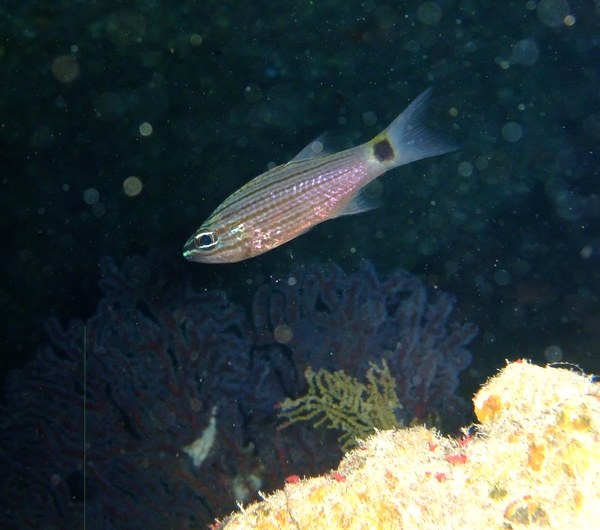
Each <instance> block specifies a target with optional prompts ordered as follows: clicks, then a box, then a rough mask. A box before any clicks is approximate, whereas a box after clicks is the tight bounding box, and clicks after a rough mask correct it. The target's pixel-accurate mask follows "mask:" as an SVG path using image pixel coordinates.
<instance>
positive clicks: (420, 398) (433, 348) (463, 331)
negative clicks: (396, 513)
mask: <svg viewBox="0 0 600 530" xmlns="http://www.w3.org/2000/svg"><path fill="white" fill-rule="evenodd" d="M453 304H454V299H453V298H452V297H451V296H449V295H446V294H439V295H437V296H435V298H434V300H433V301H429V300H428V295H427V287H426V286H425V285H424V284H423V283H422V282H421V281H420V280H419V279H418V278H417V277H416V276H413V275H411V274H409V273H408V272H404V271H400V272H396V273H394V274H392V275H390V276H389V277H388V278H387V279H386V280H384V281H380V280H379V279H378V278H377V275H376V273H375V271H374V269H373V267H372V265H371V264H370V263H368V262H367V263H365V262H363V263H362V264H361V266H360V268H359V270H358V272H356V273H353V274H346V273H344V272H343V271H342V270H341V269H340V268H339V267H337V266H335V265H328V266H307V267H299V268H297V269H295V270H294V271H292V273H291V274H290V275H289V276H288V277H287V278H283V279H281V280H277V281H273V282H272V283H271V284H270V285H265V286H262V287H261V288H260V289H259V290H258V292H257V293H256V296H255V299H254V306H253V316H254V323H255V326H256V329H257V341H256V342H257V343H258V344H261V345H262V347H263V348H264V351H266V352H268V353H267V356H268V358H269V363H264V364H263V370H262V372H261V373H262V374H263V375H262V377H263V379H264V380H265V381H267V380H268V378H267V377H266V376H265V375H264V374H265V373H266V372H267V369H266V366H267V365H269V366H273V363H272V362H271V361H272V359H274V358H276V359H278V362H277V363H276V366H277V373H278V374H279V377H278V379H279V380H280V381H283V382H287V386H284V384H285V383H284V384H282V385H281V387H280V388H275V389H274V390H272V391H271V395H275V396H282V395H284V394H285V395H288V396H291V397H293V398H296V397H298V396H299V395H301V394H303V393H304V392H305V391H306V388H307V387H306V382H305V381H304V377H303V374H304V371H305V370H306V368H307V367H308V366H311V367H312V368H313V370H315V371H317V370H319V369H321V368H325V369H327V370H330V371H333V370H345V372H346V373H347V374H349V375H352V376H354V377H358V378H359V379H360V380H363V379H364V374H365V372H366V371H367V370H368V368H369V364H368V363H369V361H375V362H376V361H378V360H379V359H380V358H382V357H384V358H385V359H386V361H387V363H388V366H389V368H390V372H391V373H392V375H393V376H394V377H395V378H396V381H397V386H396V391H397V394H398V397H399V399H400V403H401V404H402V406H403V409H402V411H401V417H400V418H398V419H399V420H402V421H403V422H404V423H405V424H407V423H410V422H411V421H412V420H413V419H415V418H417V419H425V418H426V417H428V416H433V415H441V416H442V417H444V418H448V416H449V415H450V416H451V417H453V419H454V420H455V421H457V422H460V420H461V419H463V418H462V417H461V415H462V414H463V413H464V412H465V411H466V403H465V402H464V400H462V399H461V398H460V397H458V396H456V394H455V391H456V389H457V387H458V384H459V374H460V372H461V371H462V370H464V369H465V368H466V367H467V366H468V365H469V363H470V361H471V355H470V353H469V352H468V351H467V350H466V349H465V346H466V345H467V344H468V343H469V342H470V341H471V340H472V339H473V337H474V336H475V335H476V333H477V330H476V328H475V327H474V326H473V325H471V324H459V323H449V317H450V313H451V312H452V308H453ZM281 374H285V377H281ZM257 379H258V378H257ZM274 379H275V378H274V377H273V376H271V379H270V380H271V382H274ZM290 382H291V383H290ZM275 386H276V385H275ZM265 394H266V392H265ZM455 421H451V422H449V423H448V425H451V424H452V425H453V426H454V424H455Z"/></svg>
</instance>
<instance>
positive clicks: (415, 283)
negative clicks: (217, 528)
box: [0, 258, 476, 530]
mask: <svg viewBox="0 0 600 530" xmlns="http://www.w3.org/2000/svg"><path fill="white" fill-rule="evenodd" d="M150 270H151V268H150V267H149V265H148V263H147V262H146V261H145V260H143V259H141V258H131V259H129V260H128V261H127V262H126V263H125V265H124V266H123V267H122V269H121V270H119V269H118V268H117V267H116V266H115V265H114V264H113V263H112V262H111V261H109V260H104V261H103V262H102V264H101V271H102V281H101V287H102V289H103V291H104V296H103V298H102V299H101V301H100V303H99V305H98V308H97V311H96V314H95V315H94V316H93V317H92V318H90V319H89V320H87V321H86V322H84V321H81V320H74V321H71V322H70V323H69V324H68V326H66V328H63V327H62V326H61V325H60V324H59V323H58V322H57V321H55V320H51V321H49V322H48V324H47V332H48V335H49V337H50V340H51V344H49V345H47V346H46V347H44V348H42V349H41V350H40V351H39V352H38V354H37V356H36V357H35V358H34V359H33V360H32V361H31V362H30V363H29V364H28V365H26V367H25V368H24V369H23V370H18V371H13V372H12V373H11V374H10V375H9V377H8V379H7V381H6V384H5V405H3V406H2V416H1V418H2V419H1V427H2V431H1V432H2V436H1V438H0V477H2V478H1V479H0V481H1V483H2V484H1V487H2V491H3V492H5V494H4V495H3V497H2V499H1V500H0V522H1V523H2V527H3V528H5V529H9V530H12V529H28V528H36V529H41V528H69V529H76V528H83V527H84V515H83V513H84V504H85V511H86V528H88V529H91V530H94V529H106V528H123V529H125V528H127V529H129V530H131V529H136V528H140V529H141V528H143V529H153V528H157V529H158V528H204V527H205V526H206V525H207V524H209V523H211V522H212V521H213V520H214V518H215V517H218V516H219V515H223V514H225V513H227V512H229V511H231V510H232V509H234V507H235V502H236V501H239V502H246V501H249V500H253V499H256V496H257V491H258V490H259V489H260V490H261V491H267V492H268V491H271V490H273V489H274V488H276V487H280V486H281V484H282V483H283V481H284V478H285V477H286V476H289V475H291V474H293V473H299V474H302V475H312V474H317V473H320V472H323V471H325V470H327V469H329V468H331V467H334V466H335V465H337V463H338V461H339V459H340V457H341V452H340V444H339V441H338V435H339V432H337V433H336V432H333V431H330V430H327V429H314V428H312V427H311V426H310V425H308V424H307V423H305V422H301V423H296V424H294V425H292V426H291V427H289V428H287V429H283V430H282V429H278V428H277V427H278V424H280V423H281V422H280V421H278V419H277V410H276V404H277V403H280V402H281V401H283V400H284V399H286V398H293V399H295V398H298V397H299V396H300V395H302V394H303V393H305V392H306V390H307V383H306V380H305V378H304V373H305V371H306V370H307V368H308V367H309V365H310V366H311V367H312V368H314V369H315V370H317V369H327V370H345V372H346V373H348V374H349V375H351V376H352V377H355V378H357V379H359V380H364V379H365V372H366V370H367V369H368V368H369V363H370V362H372V361H380V360H381V359H382V358H384V359H385V361H386V363H387V365H388V366H389V370H390V372H391V374H392V376H393V377H394V378H395V379H396V392H397V394H398V397H399V399H400V402H401V404H402V407H403V408H402V409H401V410H400V413H401V415H402V417H401V418H399V419H400V420H401V421H403V422H405V423H408V422H410V421H411V420H413V419H414V418H417V419H421V420H423V419H424V418H426V417H431V416H433V415H439V416H441V417H443V418H446V419H449V423H450V424H451V425H459V424H460V423H461V422H462V421H464V413H465V410H466V408H465V403H464V401H463V400H462V399H461V398H460V397H458V396H457V395H456V394H455V391H456V389H457V386H458V376H459V373H460V371H461V370H463V369H464V368H465V367H467V366H468V364H469V363H470V354H469V353H468V352H467V351H466V350H465V346H466V344H467V343H468V342H469V341H470V340H471V339H472V338H473V337H474V335H475V333H476V330H475V328H474V326H472V325H470V324H458V323H453V324H449V317H450V313H451V311H452V308H453V299H452V298H451V297H450V296H448V295H445V294H440V295H437V296H436V297H435V299H434V300H433V301H429V300H428V297H427V289H426V287H425V286H424V284H423V283H422V282H421V281H420V280H419V279H418V278H417V277H415V276H412V275H410V274H409V273H406V272H402V271H400V272H397V273H395V274H392V275H390V276H389V277H388V278H387V279H385V280H383V281H382V280H379V279H378V278H377V275H376V274H375V272H374V270H373V267H372V266H371V265H370V264H363V265H362V266H361V268H360V269H359V270H358V272H355V273H352V274H347V273H345V272H344V271H343V270H342V269H340V268H339V267H337V266H335V265H327V266H324V265H323V266H319V265H311V266H305V267H298V268H296V269H294V270H293V271H292V272H291V273H290V274H289V276H288V277H287V278H285V279H282V280H276V281H275V280H274V281H271V282H270V283H267V284H264V285H262V286H261V287H259V288H258V290H257V292H256V294H255V297H254V303H253V307H252V319H249V318H248V317H247V316H246V314H245V312H244V310H243V309H242V308H241V307H240V306H238V305H236V304H234V303H232V302H231V301H229V300H228V299H227V297H226V296H225V295H224V294H223V293H221V292H218V291H208V292H196V291H193V290H191V289H185V288H172V287H168V288H164V287H163V288H161V287H160V286H159V285H158V282H156V281H155V280H154V279H152V278H151V277H150V276H151V273H150ZM84 327H85V331H86V335H85V337H86V340H85V352H86V358H85V360H84V355H83V353H84ZM84 370H85V372H86V378H85V380H86V386H85V387H84ZM84 394H85V398H86V400H85V422H86V423H85V430H86V438H85V442H86V448H85V455H84ZM84 458H85V459H84ZM84 465H85V474H86V480H85V489H84ZM25 507H26V509H25Z"/></svg>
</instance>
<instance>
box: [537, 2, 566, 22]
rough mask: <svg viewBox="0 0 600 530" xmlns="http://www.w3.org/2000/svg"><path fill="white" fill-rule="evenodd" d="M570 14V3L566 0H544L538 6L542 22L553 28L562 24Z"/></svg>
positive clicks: (538, 13)
mask: <svg viewBox="0 0 600 530" xmlns="http://www.w3.org/2000/svg"><path fill="white" fill-rule="evenodd" d="M568 14H569V4H568V3H567V1H566V0H542V1H541V2H540V4H539V5H538V8H537V15H538V18H539V19H540V20H541V21H542V24H545V25H546V26H550V27H551V28H556V27H558V26H561V25H562V24H563V23H564V20H565V17H566V16H567V15H568Z"/></svg>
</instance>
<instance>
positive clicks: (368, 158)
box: [183, 89, 455, 263]
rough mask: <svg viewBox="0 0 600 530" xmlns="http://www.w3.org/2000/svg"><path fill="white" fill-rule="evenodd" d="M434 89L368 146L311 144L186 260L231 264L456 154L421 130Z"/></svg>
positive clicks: (205, 227)
mask: <svg viewBox="0 0 600 530" xmlns="http://www.w3.org/2000/svg"><path fill="white" fill-rule="evenodd" d="M430 93H431V89H428V90H426V91H425V92H423V93H422V94H421V95H420V96H419V97H418V98H417V99H415V100H414V101H413V102H412V103H411V104H410V105H409V107H408V108H407V109H406V110H405V111H404V112H403V113H402V114H400V115H399V116H398V117H397V118H396V119H395V120H394V121H393V122H392V123H391V124H390V125H389V127H387V128H386V129H385V130H384V131H383V132H381V133H380V134H378V135H377V136H376V137H375V138H373V139H372V140H371V141H369V142H367V143H365V144H362V145H359V146H357V147H353V148H351V149H347V150H345V151H341V152H339V153H335V154H331V155H327V154H322V153H320V154H314V153H311V150H310V145H309V146H308V147H307V148H305V149H304V150H303V151H302V152H301V153H300V154H299V155H298V156H297V157H296V158H294V159H293V160H292V161H290V162H288V163H287V164H283V165H280V166H278V167H276V168H273V169H271V170H269V171H267V172H266V173H263V174H262V175H259V176H258V177H256V178H254V179H253V180H251V181H250V182H248V183H247V184H246V185H244V186H242V187H241V188H240V189H239V190H237V191H236V192H235V193H233V194H232V195H230V196H229V197H228V198H227V199H226V200H225V201H224V202H223V203H222V204H221V205H220V206H219V207H218V208H217V209H216V210H215V211H214V212H213V213H212V215H211V216H210V217H209V218H208V219H207V220H206V221H205V222H204V223H203V224H202V226H201V227H200V228H199V229H198V230H197V231H196V232H195V233H194V234H193V235H192V236H191V237H190V238H189V240H188V241H187V243H186V244H185V246H184V251H183V255H184V257H185V258H186V259H188V260H191V261H199V262H203V263H234V262H236V261H242V260H245V259H248V258H252V257H254V256H258V255H259V254H263V253H265V252H267V251H269V250H271V249H273V248H275V247H278V246H279V245H282V244H283V243H286V242H287V241H290V240H292V239H294V238H295V237H297V236H299V235H301V234H303V233H304V232H306V231H307V230H309V229H310V228H312V227H313V226H315V225H317V224H319V223H321V222H323V221H326V220H328V219H333V218H335V217H340V216H342V215H350V214H355V213H360V212H364V211H367V210H370V209H372V208H374V207H375V205H374V203H373V201H372V200H369V199H368V197H366V196H365V195H364V194H363V193H362V192H361V190H362V189H363V188H364V187H365V186H366V185H367V184H368V183H369V182H371V181H372V180H374V179H376V178H377V177H379V176H380V175H382V174H383V173H385V172H386V171H388V170H389V169H392V168H394V167H397V166H400V165H404V164H408V163H409V162H413V161H415V160H419V159H422V158H427V157H430V156H435V155H440V154H443V153H447V152H449V151H453V150H454V149H455V147H454V146H450V145H448V144H447V143H446V142H444V141H443V140H441V139H440V138H438V137H437V136H435V135H434V134H433V133H431V132H430V131H428V130H427V129H426V128H425V127H424V126H423V125H422V118H423V111H424V109H425V103H426V101H427V99H428V97H429V95H430Z"/></svg>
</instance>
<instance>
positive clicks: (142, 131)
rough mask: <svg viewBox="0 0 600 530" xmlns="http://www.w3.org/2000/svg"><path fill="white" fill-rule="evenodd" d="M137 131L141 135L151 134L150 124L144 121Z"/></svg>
mask: <svg viewBox="0 0 600 530" xmlns="http://www.w3.org/2000/svg"><path fill="white" fill-rule="evenodd" d="M139 131H140V134H141V135H142V136H150V135H151V134H152V125H151V124H149V123H148V122H147V121H145V122H144V123H142V124H141V125H140V127H139Z"/></svg>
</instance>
